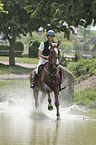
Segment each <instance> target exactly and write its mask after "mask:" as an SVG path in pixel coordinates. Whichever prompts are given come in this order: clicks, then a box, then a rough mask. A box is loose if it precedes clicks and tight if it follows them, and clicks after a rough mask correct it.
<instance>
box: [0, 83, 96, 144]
mask: <svg viewBox="0 0 96 145" xmlns="http://www.w3.org/2000/svg"><path fill="white" fill-rule="evenodd" d="M13 84H14V85H13ZM14 87H15V89H14ZM4 89H6V91H5V90H4ZM17 90H18V91H17ZM1 96H3V97H6V99H5V100H6V101H5V102H1V103H0V145H96V110H86V109H85V108H80V107H78V106H76V105H73V106H70V107H68V108H60V112H61V120H60V121H56V115H55V112H56V110H55V109H54V110H53V111H51V112H49V111H48V110H47V104H45V105H44V104H43V107H42V110H41V109H40V108H39V109H38V110H35V109H34V107H33V106H34V100H33V99H32V92H31V90H30V88H29V84H28V81H21V82H20V81H19V82H18V81H17V82H14V81H11V82H10V83H9V85H8V84H7V88H6V86H4V85H3V89H1V88H0V97H1ZM45 102H46V101H45ZM91 114H92V115H91Z"/></svg>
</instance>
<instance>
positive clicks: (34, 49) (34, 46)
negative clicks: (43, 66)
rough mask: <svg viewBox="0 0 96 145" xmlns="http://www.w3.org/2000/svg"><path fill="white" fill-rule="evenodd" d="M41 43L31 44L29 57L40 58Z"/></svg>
mask: <svg viewBox="0 0 96 145" xmlns="http://www.w3.org/2000/svg"><path fill="white" fill-rule="evenodd" d="M39 45H40V42H39V41H38V40H36V41H34V42H32V41H31V42H30V43H29V57H31V58H37V57H38V47H39Z"/></svg>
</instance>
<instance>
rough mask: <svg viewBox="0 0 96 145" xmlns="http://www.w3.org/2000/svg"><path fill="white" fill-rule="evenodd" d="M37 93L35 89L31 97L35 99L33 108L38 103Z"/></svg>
mask: <svg viewBox="0 0 96 145" xmlns="http://www.w3.org/2000/svg"><path fill="white" fill-rule="evenodd" d="M38 93H39V91H38V90H37V89H35V88H34V89H33V96H34V99H35V107H36V108H37V107H38V106H39V103H38Z"/></svg>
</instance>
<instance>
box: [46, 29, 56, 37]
mask: <svg viewBox="0 0 96 145" xmlns="http://www.w3.org/2000/svg"><path fill="white" fill-rule="evenodd" d="M48 36H54V37H55V32H54V31H53V30H49V31H48V32H47V37H48Z"/></svg>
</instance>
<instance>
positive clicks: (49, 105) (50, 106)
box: [48, 93, 53, 111]
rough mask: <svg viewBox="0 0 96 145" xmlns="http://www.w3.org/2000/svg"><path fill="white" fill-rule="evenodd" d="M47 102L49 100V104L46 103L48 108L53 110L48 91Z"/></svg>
mask: <svg viewBox="0 0 96 145" xmlns="http://www.w3.org/2000/svg"><path fill="white" fill-rule="evenodd" d="M48 102H49V104H48V110H50V111H51V110H53V106H52V104H51V98H50V93H48Z"/></svg>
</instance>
